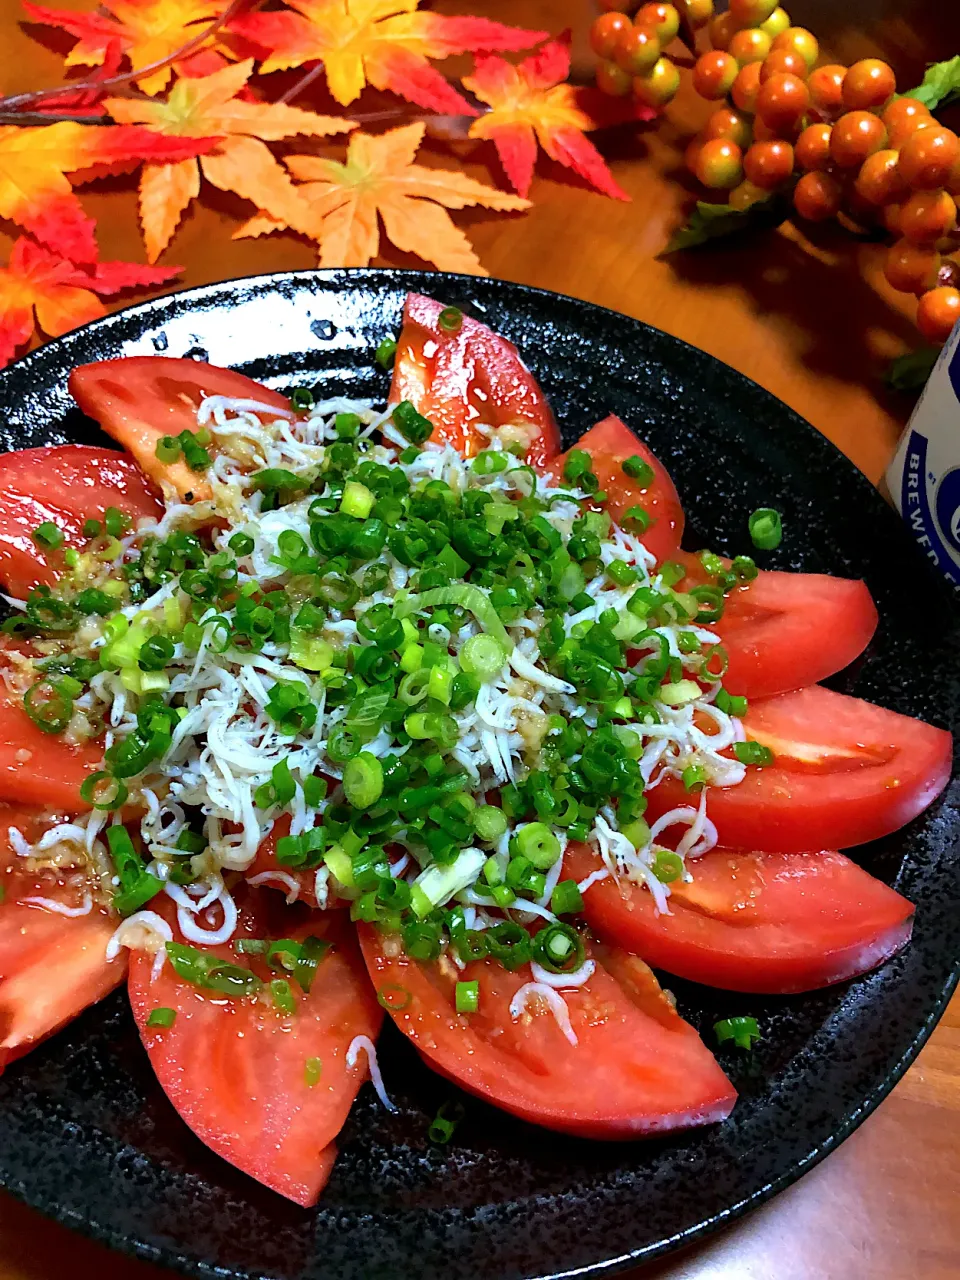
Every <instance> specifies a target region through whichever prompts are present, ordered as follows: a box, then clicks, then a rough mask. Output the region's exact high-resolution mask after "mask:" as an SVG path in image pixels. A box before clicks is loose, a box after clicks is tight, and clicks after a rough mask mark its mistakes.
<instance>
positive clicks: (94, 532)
mask: <svg viewBox="0 0 960 1280" xmlns="http://www.w3.org/2000/svg"><path fill="white" fill-rule="evenodd" d="M102 530H103V525H102V524H101V523H100V521H99V520H94V519H92V518H91V519H89V520H84V522H83V536H84V537H85V538H96V537H99V535H100V533H101V531H102Z"/></svg>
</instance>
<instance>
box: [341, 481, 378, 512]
mask: <svg viewBox="0 0 960 1280" xmlns="http://www.w3.org/2000/svg"><path fill="white" fill-rule="evenodd" d="M375 502H376V498H375V497H374V495H373V494H372V493H371V492H370V490H369V489H368V488H367V486H366V485H365V484H359V483H358V482H357V481H356V480H348V481H347V483H346V484H345V485H344V487H343V497H342V498H341V499H340V510H341V511H342V512H343V513H344V515H347V516H353V517H355V519H357V520H366V518H367V516H368V515H369V514H370V512H371V511H372V510H373V504H374V503H375Z"/></svg>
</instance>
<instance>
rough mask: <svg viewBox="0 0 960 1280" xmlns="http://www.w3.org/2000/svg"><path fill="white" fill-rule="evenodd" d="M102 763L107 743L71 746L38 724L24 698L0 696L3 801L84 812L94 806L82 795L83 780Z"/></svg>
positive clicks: (0, 759) (59, 736) (0, 786)
mask: <svg viewBox="0 0 960 1280" xmlns="http://www.w3.org/2000/svg"><path fill="white" fill-rule="evenodd" d="M102 768H103V744H102V743H97V742H87V743H84V744H83V745H82V746H76V747H75V746H71V745H70V743H68V742H67V741H66V739H65V738H63V737H62V736H61V735H59V734H50V733H44V732H43V730H42V729H38V728H37V726H36V725H35V724H34V723H33V721H32V720H31V719H30V717H29V716H28V715H27V713H26V712H25V711H24V709H23V705H22V703H21V702H20V701H19V700H17V699H13V698H11V697H10V696H9V695H7V696H6V697H0V801H3V800H7V801H10V802H11V803H12V804H18V803H19V804H34V805H54V806H56V808H58V809H62V810H63V811H64V812H66V813H81V812H83V811H84V810H86V809H89V808H90V806H89V805H88V804H87V803H86V802H85V801H83V800H81V798H80V787H81V784H82V783H83V782H84V780H85V779H86V778H88V777H89V776H90V774H91V773H96V772H97V771H98V770H99V769H102Z"/></svg>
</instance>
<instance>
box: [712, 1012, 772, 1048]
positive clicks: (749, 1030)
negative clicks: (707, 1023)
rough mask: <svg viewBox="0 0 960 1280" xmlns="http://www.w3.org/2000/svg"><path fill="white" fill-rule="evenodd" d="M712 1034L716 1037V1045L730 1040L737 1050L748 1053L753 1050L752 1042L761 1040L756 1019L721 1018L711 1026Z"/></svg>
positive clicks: (745, 1017) (746, 1017)
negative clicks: (743, 1050) (744, 1050)
mask: <svg viewBox="0 0 960 1280" xmlns="http://www.w3.org/2000/svg"><path fill="white" fill-rule="evenodd" d="M713 1034H714V1035H715V1036H716V1037H717V1044H726V1043H727V1041H729V1040H732V1041H733V1043H734V1044H735V1045H736V1046H737V1048H738V1049H746V1050H747V1051H748V1052H749V1051H750V1050H751V1049H752V1048H753V1042H754V1040H762V1039H763V1036H762V1035H761V1034H760V1027H759V1026H758V1024H757V1020H756V1018H751V1017H748V1016H740V1017H736V1018H721V1019H720V1021H719V1022H715V1023H714V1024H713Z"/></svg>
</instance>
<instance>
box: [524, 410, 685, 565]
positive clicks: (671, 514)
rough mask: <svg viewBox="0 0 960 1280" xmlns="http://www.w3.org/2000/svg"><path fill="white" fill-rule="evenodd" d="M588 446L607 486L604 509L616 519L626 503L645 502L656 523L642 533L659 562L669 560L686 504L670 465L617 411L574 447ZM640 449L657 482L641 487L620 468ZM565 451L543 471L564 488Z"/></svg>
mask: <svg viewBox="0 0 960 1280" xmlns="http://www.w3.org/2000/svg"><path fill="white" fill-rule="evenodd" d="M573 447H574V448H575V449H585V450H586V452H587V453H589V454H590V457H591V458H592V459H593V472H594V474H595V475H596V477H597V479H598V480H599V481H600V488H601V489H602V490H605V491H606V494H607V501H606V504H605V509H606V510H607V511H608V512H609V513H610V515H611V516H612V517H613V519H614V520H620V519H621V518H622V516H623V513H624V512H625V511H626V510H627V508H628V507H632V506H637V505H639V506H641V507H643V508H644V510H645V511H647V512H648V514H649V515H651V516H652V517H653V524H652V525H651V526H650V528H649V529H648V530H647V532H646V533H645V534H644V535H643V537H642V539H641V541H642V542H643V545H644V546H645V547H646V548H647V549H648V550H649V551H652V552H653V554H654V555H655V556H656V557H657V562H658V563H660V562H662V561H664V560H670V559H672V558H673V557H675V556H676V554H677V549H678V548H679V546H680V538H681V537H682V535H683V507H682V506H681V505H680V496H679V494H678V493H677V490H676V487H675V486H674V483H673V481H672V480H671V479H670V476H669V474H668V472H667V469H666V467H664V465H663V463H662V462H660V461H659V460H658V459H657V458H655V457H654V455H653V454H652V453H651V452H650V450H649V449H648V448H647V446H646V445H645V444H644V443H643V441H641V440H638V439H637V437H636V436H635V435H634V434H633V432H632V431H631V430H630V428H629V427H628V426H627V425H626V423H624V422H621V421H620V419H619V418H618V417H616V416H615V415H614V414H612V413H611V414H610V415H609V417H606V418H604V419H603V420H602V421H600V422H598V423H597V425H596V426H595V427H591V428H590V430H589V431H588V432H587V433H586V434H585V435H583V436H581V437H580V439H579V440H578V441H577V443H576V444H575V445H574V446H573ZM634 454H636V455H637V456H638V457H640V458H642V459H643V461H644V462H646V463H647V464H648V465H649V466H651V467H652V468H653V482H652V483H651V484H650V485H649V486H647V488H642V487H641V486H640V484H639V482H638V481H636V480H631V479H630V477H629V476H628V475H626V474H625V473H624V471H623V468H622V465H621V464H622V463H623V462H624V461H625V459H627V458H630V457H632V456H633V455H634ZM566 460H567V454H566V453H564V454H561V455H560V457H559V458H554V460H553V461H552V462H551V463H550V465H549V466H547V467H545V468H544V473H545V474H546V475H547V476H549V477H552V479H553V482H554V483H555V484H556V485H558V486H559V487H560V488H563V485H564V479H563V468H564V464H565V463H566Z"/></svg>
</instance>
